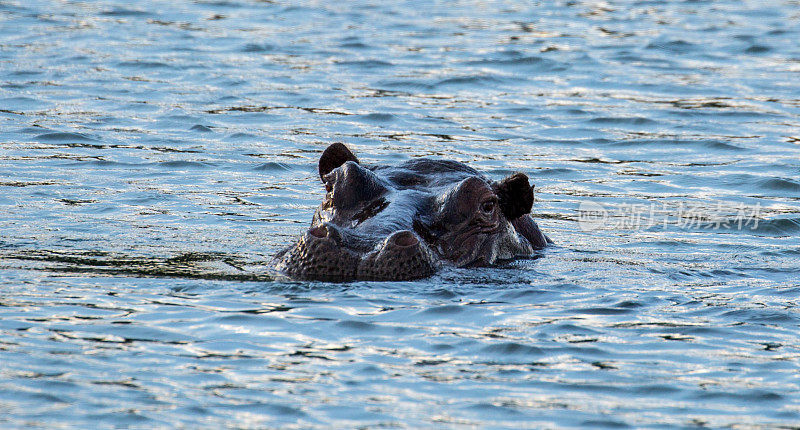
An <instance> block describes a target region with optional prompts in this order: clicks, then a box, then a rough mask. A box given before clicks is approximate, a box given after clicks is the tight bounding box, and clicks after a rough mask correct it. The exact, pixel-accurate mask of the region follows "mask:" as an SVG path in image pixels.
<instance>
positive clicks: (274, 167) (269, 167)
mask: <svg viewBox="0 0 800 430" xmlns="http://www.w3.org/2000/svg"><path fill="white" fill-rule="evenodd" d="M253 170H256V171H259V172H288V171H291V170H292V168H291V167H290V166H289V165H288V164H286V163H278V162H275V161H270V162H267V163H263V164H259V165H258V166H256V167H254V168H253Z"/></svg>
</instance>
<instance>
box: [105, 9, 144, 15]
mask: <svg viewBox="0 0 800 430" xmlns="http://www.w3.org/2000/svg"><path fill="white" fill-rule="evenodd" d="M100 15H104V16H147V15H150V12H148V11H144V10H135V9H126V8H122V7H115V8H113V9H110V10H104V11H102V12H100Z"/></svg>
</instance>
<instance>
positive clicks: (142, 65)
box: [117, 60, 172, 69]
mask: <svg viewBox="0 0 800 430" xmlns="http://www.w3.org/2000/svg"><path fill="white" fill-rule="evenodd" d="M117 66H119V67H124V68H133V69H160V68H171V67H172V66H170V65H169V64H167V63H163V62H161V61H143V60H130V61H120V62H119V63H117Z"/></svg>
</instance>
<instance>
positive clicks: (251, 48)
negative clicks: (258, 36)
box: [242, 43, 275, 52]
mask: <svg viewBox="0 0 800 430" xmlns="http://www.w3.org/2000/svg"><path fill="white" fill-rule="evenodd" d="M274 50H275V46H274V45H270V44H268V43H265V44H258V43H248V44H247V45H244V47H243V48H242V52H272V51H274Z"/></svg>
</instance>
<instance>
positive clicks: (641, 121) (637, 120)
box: [588, 116, 658, 125]
mask: <svg viewBox="0 0 800 430" xmlns="http://www.w3.org/2000/svg"><path fill="white" fill-rule="evenodd" d="M588 122H590V123H592V124H616V125H652V124H658V122H657V121H654V120H652V119H649V118H644V117H641V116H631V117H609V116H604V117H598V118H592V119H590V120H589V121H588Z"/></svg>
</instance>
